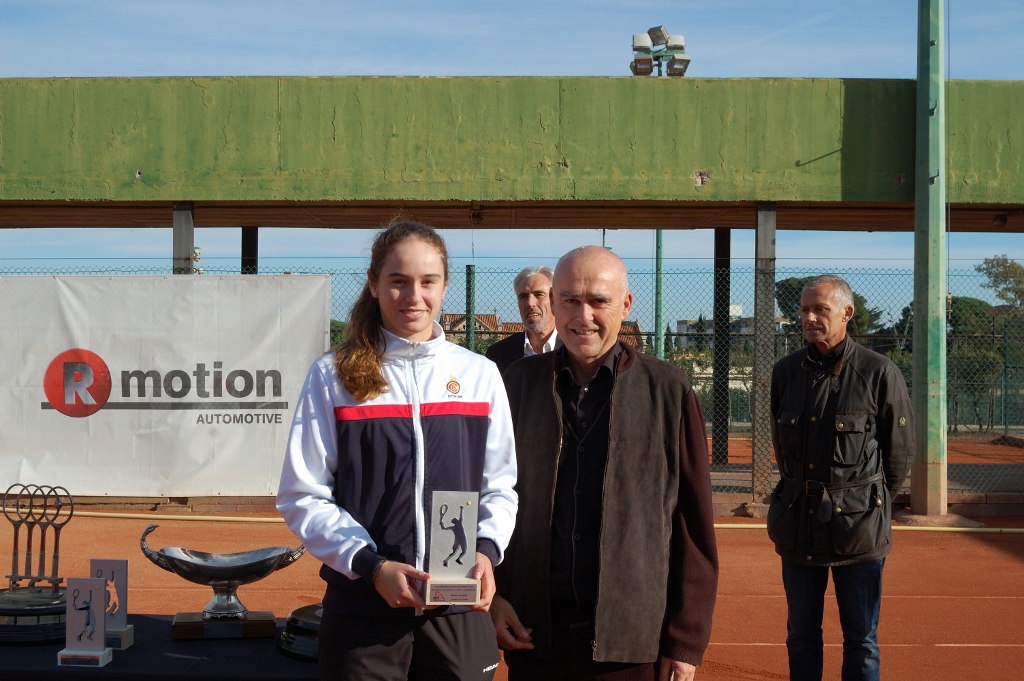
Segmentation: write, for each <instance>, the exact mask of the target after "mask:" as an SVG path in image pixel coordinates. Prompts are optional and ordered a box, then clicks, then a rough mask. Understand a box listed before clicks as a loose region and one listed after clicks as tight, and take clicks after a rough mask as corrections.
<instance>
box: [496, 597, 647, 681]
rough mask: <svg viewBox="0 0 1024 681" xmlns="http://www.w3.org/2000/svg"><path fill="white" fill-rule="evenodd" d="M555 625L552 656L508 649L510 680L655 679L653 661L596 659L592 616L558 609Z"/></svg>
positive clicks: (637, 680) (553, 618) (553, 624)
mask: <svg viewBox="0 0 1024 681" xmlns="http://www.w3.org/2000/svg"><path fill="white" fill-rule="evenodd" d="M551 624H552V627H551V657H541V656H540V655H538V654H537V651H536V650H514V651H506V652H505V664H507V665H508V681H654V678H655V676H654V664H653V663H647V664H630V663H621V662H595V661H594V648H593V640H594V624H593V621H592V619H591V618H582V617H578V616H575V615H573V614H569V613H566V612H560V611H559V609H558V608H555V610H554V611H553V613H552V623H551ZM623 635H624V636H628V635H629V632H623Z"/></svg>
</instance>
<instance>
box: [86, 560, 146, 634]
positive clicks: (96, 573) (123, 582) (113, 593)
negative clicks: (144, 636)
mask: <svg viewBox="0 0 1024 681" xmlns="http://www.w3.org/2000/svg"><path fill="white" fill-rule="evenodd" d="M89 571H90V573H91V574H92V576H93V577H96V578H97V579H103V580H105V581H106V585H107V586H106V598H105V604H104V608H103V616H104V619H105V620H106V641H107V647H108V648H113V649H114V650H126V649H128V648H131V647H132V645H133V644H134V643H135V625H134V624H128V561H127V560H104V559H101V558H93V559H92V560H90V561H89Z"/></svg>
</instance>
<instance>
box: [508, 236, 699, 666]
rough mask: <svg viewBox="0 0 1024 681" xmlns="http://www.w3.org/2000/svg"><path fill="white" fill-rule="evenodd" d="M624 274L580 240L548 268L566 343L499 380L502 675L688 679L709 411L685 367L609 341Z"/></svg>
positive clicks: (623, 302)
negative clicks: (507, 533) (512, 504)
mask: <svg viewBox="0 0 1024 681" xmlns="http://www.w3.org/2000/svg"><path fill="white" fill-rule="evenodd" d="M632 302H633V297H632V294H631V293H630V292H629V284H628V280H627V275H626V268H625V265H623V263H622V261H621V260H620V259H619V258H618V257H616V256H615V255H613V254H612V253H610V252H609V251H607V250H605V249H603V248H600V247H596V246H588V247H584V248H579V249H576V250H574V251H571V252H569V253H568V254H566V255H565V256H564V257H563V258H562V259H561V260H560V261H559V262H558V266H557V268H556V269H555V277H554V281H553V288H552V304H553V309H554V315H555V324H556V328H557V329H558V336H559V338H560V339H561V340H562V342H563V344H564V346H563V348H561V349H559V350H556V351H555V352H551V353H547V354H544V355H537V356H534V357H527V358H524V359H523V360H521V361H519V362H517V363H516V364H515V365H513V366H511V367H509V369H508V371H507V372H506V373H505V375H504V380H505V387H506V389H507V391H508V395H509V402H510V405H511V408H512V421H513V427H514V428H515V432H516V451H517V456H518V460H519V482H518V484H517V486H516V489H517V491H518V493H519V516H518V518H517V521H516V530H515V533H514V534H513V537H512V541H511V543H510V544H509V547H508V550H507V551H506V554H505V559H504V562H503V563H502V564H501V565H500V566H499V570H498V574H497V581H498V593H499V595H498V596H496V597H495V599H494V602H493V604H492V606H491V616H492V619H493V620H494V622H495V628H496V630H497V636H498V643H499V645H501V646H502V647H503V648H504V649H505V650H506V651H508V652H507V653H506V655H505V660H506V662H507V663H508V666H509V672H510V674H509V678H510V680H511V681H518V680H523V679H525V680H528V681H542V680H543V679H559V680H561V679H597V678H600V679H653V678H655V674H657V676H658V678H660V679H664V680H665V681H667V680H668V679H669V678H670V676H672V674H674V678H675V680H676V681H684V680H686V679H692V678H693V674H694V670H695V667H696V665H699V664H700V663H701V661H702V659H703V655H704V651H705V649H706V648H707V644H708V640H709V638H710V635H711V616H712V612H713V610H714V605H715V592H716V588H717V583H718V553H717V548H716V545H715V535H714V524H713V516H712V506H711V478H710V473H709V466H708V452H707V436H706V432H705V428H704V415H703V413H702V411H701V408H700V403H699V402H698V400H697V397H696V395H695V394H694V392H693V389H692V388H691V386H690V384H689V383H688V381H687V379H686V375H685V374H684V373H683V372H682V370H680V369H679V368H678V367H675V366H672V365H670V364H667V363H665V362H662V361H659V360H657V359H653V358H651V357H648V356H646V355H643V354H640V353H637V352H635V351H634V350H633V349H632V348H630V347H628V346H626V345H624V344H622V343H620V342H619V341H618V333H619V329H620V327H621V325H622V322H623V320H625V319H626V318H627V317H628V316H629V312H630V308H631V306H632Z"/></svg>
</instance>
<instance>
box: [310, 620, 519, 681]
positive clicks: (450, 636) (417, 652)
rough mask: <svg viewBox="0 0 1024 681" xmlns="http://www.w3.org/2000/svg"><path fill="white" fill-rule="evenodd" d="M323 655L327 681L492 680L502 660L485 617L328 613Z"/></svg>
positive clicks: (322, 668) (323, 628)
mask: <svg viewBox="0 0 1024 681" xmlns="http://www.w3.org/2000/svg"><path fill="white" fill-rule="evenodd" d="M319 650H320V659H319V665H320V679H321V680H322V681H328V680H329V681H371V680H372V681H405V680H406V679H411V680H413V681H435V680H436V681H470V680H472V681H490V679H491V678H493V677H494V672H495V670H496V669H497V668H498V659H499V657H498V644H497V642H496V641H495V638H494V624H492V623H491V617H490V615H488V614H487V613H485V612H467V613H463V614H459V615H447V616H444V617H425V616H419V617H411V616H410V617H343V616H340V615H333V614H331V613H328V612H326V611H325V612H324V613H323V616H322V617H321V620H320V647H319Z"/></svg>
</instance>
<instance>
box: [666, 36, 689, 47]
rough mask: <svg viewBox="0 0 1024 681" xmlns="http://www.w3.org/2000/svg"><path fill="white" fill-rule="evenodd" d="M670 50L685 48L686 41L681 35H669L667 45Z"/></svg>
mask: <svg viewBox="0 0 1024 681" xmlns="http://www.w3.org/2000/svg"><path fill="white" fill-rule="evenodd" d="M666 47H668V49H670V50H685V49H686V41H684V40H683V36H681V35H670V36H669V37H668V44H667V45H666Z"/></svg>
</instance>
